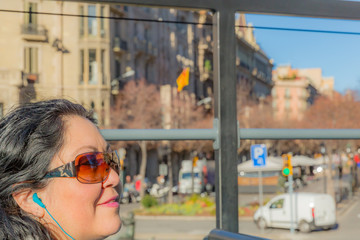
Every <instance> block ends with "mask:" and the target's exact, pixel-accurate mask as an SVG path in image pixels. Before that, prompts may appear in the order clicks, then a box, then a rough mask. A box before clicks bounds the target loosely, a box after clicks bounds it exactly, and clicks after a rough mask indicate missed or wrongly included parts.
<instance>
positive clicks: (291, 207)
mask: <svg viewBox="0 0 360 240" xmlns="http://www.w3.org/2000/svg"><path fill="white" fill-rule="evenodd" d="M288 180H289V195H290V233H291V234H294V232H295V229H294V209H293V206H294V203H293V175H292V174H290V175H289V176H288Z"/></svg>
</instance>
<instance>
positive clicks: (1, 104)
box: [0, 103, 4, 118]
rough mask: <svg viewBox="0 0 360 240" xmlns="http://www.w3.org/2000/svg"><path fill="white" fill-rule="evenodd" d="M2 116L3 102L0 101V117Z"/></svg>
mask: <svg viewBox="0 0 360 240" xmlns="http://www.w3.org/2000/svg"><path fill="white" fill-rule="evenodd" d="M3 116H4V104H3V103H0V118H2V117H3Z"/></svg>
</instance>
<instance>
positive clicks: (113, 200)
mask: <svg viewBox="0 0 360 240" xmlns="http://www.w3.org/2000/svg"><path fill="white" fill-rule="evenodd" d="M99 205H100V206H106V207H119V196H114V197H112V198H110V199H108V200H107V201H105V202H103V203H100V204H99Z"/></svg>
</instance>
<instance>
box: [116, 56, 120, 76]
mask: <svg viewBox="0 0 360 240" xmlns="http://www.w3.org/2000/svg"><path fill="white" fill-rule="evenodd" d="M120 76H121V63H120V60H119V59H115V78H119V77H120Z"/></svg>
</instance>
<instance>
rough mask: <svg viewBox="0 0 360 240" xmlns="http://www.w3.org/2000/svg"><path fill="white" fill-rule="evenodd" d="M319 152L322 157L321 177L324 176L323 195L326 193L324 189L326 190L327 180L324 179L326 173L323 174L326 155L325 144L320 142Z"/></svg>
mask: <svg viewBox="0 0 360 240" xmlns="http://www.w3.org/2000/svg"><path fill="white" fill-rule="evenodd" d="M320 152H321V155H322V157H323V175H324V193H326V188H327V186H326V185H327V182H326V181H327V179H326V173H325V166H326V164H325V153H326V148H325V144H324V143H323V142H322V143H321V144H320Z"/></svg>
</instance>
